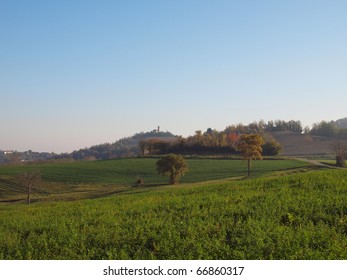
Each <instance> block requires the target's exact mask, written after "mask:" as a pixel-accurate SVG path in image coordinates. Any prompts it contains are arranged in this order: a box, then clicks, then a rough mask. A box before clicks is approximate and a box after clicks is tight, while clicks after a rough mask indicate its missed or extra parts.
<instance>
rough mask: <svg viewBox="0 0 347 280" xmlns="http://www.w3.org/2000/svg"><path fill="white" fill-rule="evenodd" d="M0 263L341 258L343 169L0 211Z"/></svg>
mask: <svg viewBox="0 0 347 280" xmlns="http://www.w3.org/2000/svg"><path fill="white" fill-rule="evenodd" d="M0 212H1V215H0V233H1V234H0V258H1V259H346V258H347V251H346V248H347V172H346V171H345V170H328V171H316V172H309V173H305V174H295V175H291V176H282V177H275V178H256V179H251V180H241V181H234V182H227V181H225V180H220V181H218V180H217V181H215V182H213V183H211V182H210V183H208V182H201V183H195V184H191V183H188V184H183V185H181V186H174V187H169V186H166V187H165V188H164V187H163V188H161V190H157V191H151V192H143V193H138V194H131V195H121V196H112V197H107V198H101V199H94V200H81V201H77V202H60V203H50V204H36V205H35V204H33V205H31V206H26V205H20V206H0Z"/></svg>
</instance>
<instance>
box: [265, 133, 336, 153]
mask: <svg viewBox="0 0 347 280" xmlns="http://www.w3.org/2000/svg"><path fill="white" fill-rule="evenodd" d="M271 134H272V136H273V137H274V138H275V139H276V140H277V141H278V142H279V143H280V144H281V145H282V152H281V154H282V155H285V156H312V155H321V156H322V155H323V156H328V155H332V154H333V153H332V151H331V148H330V145H331V144H332V143H333V142H334V141H336V139H333V138H329V137H323V136H315V135H304V134H300V133H296V132H293V131H277V132H272V133H271Z"/></svg>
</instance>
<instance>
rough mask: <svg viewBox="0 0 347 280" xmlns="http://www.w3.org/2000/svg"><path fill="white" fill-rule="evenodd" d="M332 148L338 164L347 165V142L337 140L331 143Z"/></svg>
mask: <svg viewBox="0 0 347 280" xmlns="http://www.w3.org/2000/svg"><path fill="white" fill-rule="evenodd" d="M330 149H331V150H332V151H333V152H334V153H335V157H336V165H337V166H341V167H343V166H345V157H346V151H347V145H346V143H344V142H342V141H340V140H337V141H335V142H333V143H332V144H331V145H330Z"/></svg>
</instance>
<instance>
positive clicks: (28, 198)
mask: <svg viewBox="0 0 347 280" xmlns="http://www.w3.org/2000/svg"><path fill="white" fill-rule="evenodd" d="M30 192H31V188H30V187H29V186H28V197H27V203H28V204H30Z"/></svg>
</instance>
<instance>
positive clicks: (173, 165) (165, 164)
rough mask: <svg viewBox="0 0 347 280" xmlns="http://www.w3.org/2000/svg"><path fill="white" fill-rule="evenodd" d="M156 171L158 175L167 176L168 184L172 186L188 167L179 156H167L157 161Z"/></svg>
mask: <svg viewBox="0 0 347 280" xmlns="http://www.w3.org/2000/svg"><path fill="white" fill-rule="evenodd" d="M157 171H158V173H159V174H160V175H164V176H169V177H170V179H169V183H170V184H171V185H174V184H176V183H177V182H178V180H179V178H180V177H181V176H183V175H184V174H185V173H186V172H187V171H188V167H187V164H186V161H185V160H184V158H183V157H182V156H181V155H175V154H169V155H167V156H164V157H163V158H161V159H159V160H158V161H157Z"/></svg>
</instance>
